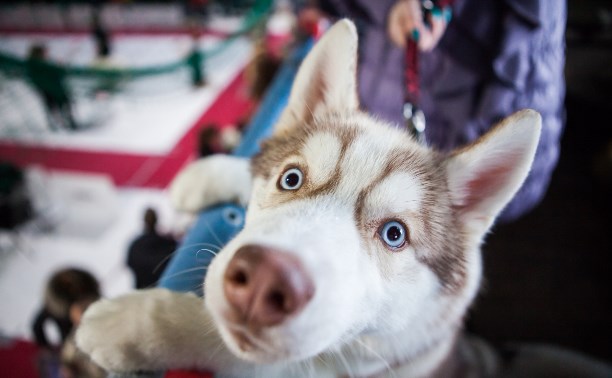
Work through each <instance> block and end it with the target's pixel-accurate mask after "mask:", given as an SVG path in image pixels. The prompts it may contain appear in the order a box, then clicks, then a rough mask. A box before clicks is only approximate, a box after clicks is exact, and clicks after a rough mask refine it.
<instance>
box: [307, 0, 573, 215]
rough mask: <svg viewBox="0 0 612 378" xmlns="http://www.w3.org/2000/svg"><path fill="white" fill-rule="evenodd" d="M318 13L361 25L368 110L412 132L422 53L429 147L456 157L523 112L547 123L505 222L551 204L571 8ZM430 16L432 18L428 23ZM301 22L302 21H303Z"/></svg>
mask: <svg viewBox="0 0 612 378" xmlns="http://www.w3.org/2000/svg"><path fill="white" fill-rule="evenodd" d="M312 5H314V7H312V6H311V7H306V8H305V9H304V10H303V11H302V12H301V14H302V15H306V16H308V17H311V18H312V15H313V14H316V12H313V9H314V10H316V11H318V12H321V13H322V14H326V15H330V16H332V17H349V18H352V19H353V20H354V21H355V22H356V25H357V29H358V33H359V37H360V42H359V43H360V46H359V65H358V66H359V72H358V82H359V86H358V88H359V96H360V100H361V105H362V107H363V108H365V110H367V111H369V112H371V113H373V114H376V115H377V116H379V117H381V118H383V119H386V120H388V121H391V122H394V123H396V124H398V125H404V124H405V123H406V121H405V119H404V116H403V113H402V111H403V105H404V101H405V97H406V87H407V85H406V80H405V74H406V65H405V63H406V61H405V58H406V45H407V41H408V39H412V41H414V42H415V44H416V45H417V47H418V50H419V53H418V67H417V71H418V81H419V85H420V91H419V96H418V97H419V101H418V104H417V105H418V107H419V108H421V109H422V111H423V112H424V114H425V119H426V128H425V139H426V140H427V143H428V144H430V145H432V146H434V147H436V148H438V149H441V150H443V151H450V150H452V149H453V148H456V147H459V146H462V145H464V144H466V143H469V142H472V141H474V140H475V139H477V138H478V137H479V136H480V135H482V134H484V133H485V132H486V131H487V130H488V129H489V128H490V127H491V126H492V125H494V124H495V123H497V122H498V121H500V120H501V119H503V118H504V117H506V116H509V115H510V114H512V113H514V112H515V111H518V110H520V109H524V108H531V109H535V110H537V111H538V112H540V114H541V115H542V126H543V127H542V135H541V139H540V143H539V146H538V149H537V154H536V158H535V161H534V164H533V167H532V170H531V172H530V174H529V176H528V178H527V180H526V182H525V183H524V184H523V186H522V188H521V189H520V190H519V192H518V193H517V195H516V196H515V198H514V200H513V201H512V202H511V203H510V204H509V205H508V206H507V207H506V209H505V210H504V212H503V214H502V215H501V217H500V220H501V221H502V222H508V221H512V220H514V219H517V218H519V217H520V216H522V215H523V214H525V213H527V212H528V211H530V210H531V209H532V208H533V207H535V206H536V205H537V204H538V203H539V202H540V201H541V199H542V198H543V197H544V194H545V192H546V189H547V187H548V184H549V181H550V178H551V175H552V172H553V170H554V168H555V166H556V164H557V160H558V157H559V148H560V146H559V143H560V138H561V134H562V131H563V124H564V106H563V102H564V95H565V82H564V76H563V68H564V61H565V49H564V46H565V43H564V34H565V24H566V2H565V1H543V0H503V1H487V2H482V1H478V0H454V1H452V0H451V1H441V0H440V1H435V0H433V1H432V0H426V1H421V0H380V1H367V0H321V1H319V2H314V4H312ZM426 7H429V8H430V9H431V12H428V14H427V15H425V14H424V12H423V9H424V8H426ZM300 17H302V16H300Z"/></svg>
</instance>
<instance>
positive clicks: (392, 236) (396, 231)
mask: <svg viewBox="0 0 612 378" xmlns="http://www.w3.org/2000/svg"><path fill="white" fill-rule="evenodd" d="M378 234H379V235H380V238H381V239H382V240H383V241H384V242H385V244H387V245H388V246H389V247H391V248H400V247H402V246H403V245H404V244H405V243H406V228H405V227H404V225H403V224H401V223H400V222H398V221H389V222H387V223H385V224H384V225H383V226H382V227H381V228H380V229H379V230H378Z"/></svg>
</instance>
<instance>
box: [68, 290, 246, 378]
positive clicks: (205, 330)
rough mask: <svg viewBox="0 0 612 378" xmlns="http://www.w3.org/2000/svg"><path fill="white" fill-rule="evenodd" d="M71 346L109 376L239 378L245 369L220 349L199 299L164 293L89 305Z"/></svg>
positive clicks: (147, 292)
mask: <svg viewBox="0 0 612 378" xmlns="http://www.w3.org/2000/svg"><path fill="white" fill-rule="evenodd" d="M76 342H77V345H78V346H79V348H80V349H81V350H83V351H84V352H85V353H87V354H88V355H89V356H90V357H91V358H92V359H93V360H94V361H95V362H96V363H97V364H99V365H100V366H101V367H103V368H104V369H106V370H107V371H111V372H135V371H160V370H166V369H181V368H183V369H193V368H196V369H203V370H211V371H227V372H228V373H230V375H236V376H239V375H240V374H241V373H240V372H241V371H243V372H246V371H248V369H249V368H250V364H249V363H247V362H245V361H242V360H239V359H238V358H237V357H235V356H234V355H233V354H231V353H230V352H229V351H228V350H227V349H226V347H225V345H224V344H223V342H222V340H221V338H220V336H219V334H218V333H217V331H216V329H215V328H214V325H213V322H212V319H211V318H210V316H209V314H208V311H207V310H206V309H205V308H204V303H203V301H202V299H201V298H198V297H197V296H195V295H194V294H191V293H176V292H171V291H169V290H166V289H150V290H140V291H136V292H134V293H131V294H128V295H125V296H122V297H119V298H116V299H104V300H101V301H99V302H96V303H94V304H93V305H91V306H90V308H89V309H88V310H87V311H86V312H85V315H84V316H83V319H82V321H81V324H80V326H79V328H78V330H77V333H76Z"/></svg>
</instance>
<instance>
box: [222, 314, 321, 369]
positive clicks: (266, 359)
mask: <svg viewBox="0 0 612 378" xmlns="http://www.w3.org/2000/svg"><path fill="white" fill-rule="evenodd" d="M218 327H219V331H220V334H221V337H222V339H223V341H224V343H225V345H226V346H227V348H228V349H229V350H230V351H231V352H232V353H233V354H234V355H236V356H237V357H239V358H241V359H243V360H246V361H249V362H253V363H256V364H274V363H287V362H295V361H301V360H305V359H307V358H309V357H312V356H314V355H316V354H318V353H319V352H320V351H319V350H315V349H314V348H304V343H300V340H289V339H288V338H287V339H284V338H282V337H281V338H279V337H272V336H271V335H270V333H269V332H262V333H261V334H259V335H254V334H253V333H252V332H250V331H249V330H246V329H243V328H242V327H234V326H232V325H229V324H219V325H218Z"/></svg>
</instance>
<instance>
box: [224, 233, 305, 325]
mask: <svg viewBox="0 0 612 378" xmlns="http://www.w3.org/2000/svg"><path fill="white" fill-rule="evenodd" d="M223 288H224V291H225V296H226V298H227V300H228V301H229V303H230V304H231V305H232V307H233V308H234V309H235V310H236V311H237V312H238V314H239V315H240V317H241V318H242V319H243V320H244V321H245V322H247V324H248V325H249V327H251V328H254V329H260V328H262V327H267V326H273V325H276V324H279V323H281V322H283V321H284V320H285V319H287V318H288V317H289V316H291V315H295V314H297V313H299V312H300V311H301V310H302V308H303V307H304V306H305V305H306V303H308V301H310V299H311V298H312V296H313V294H314V285H313V283H312V280H311V279H310V277H309V276H308V274H307V273H306V271H305V270H304V268H303V266H302V264H301V263H300V261H299V260H298V258H297V257H295V256H293V255H290V254H288V253H285V252H280V251H276V250H274V249H270V248H266V247H262V246H258V245H246V246H243V247H241V248H240V249H238V251H236V254H235V255H234V257H233V258H232V259H231V261H230V262H229V264H228V266H227V269H226V271H225V277H224V283H223Z"/></svg>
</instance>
